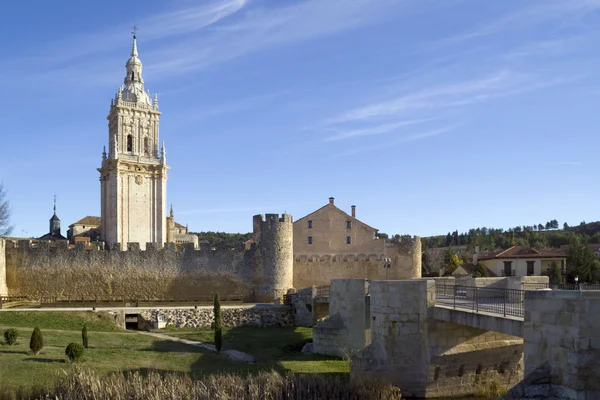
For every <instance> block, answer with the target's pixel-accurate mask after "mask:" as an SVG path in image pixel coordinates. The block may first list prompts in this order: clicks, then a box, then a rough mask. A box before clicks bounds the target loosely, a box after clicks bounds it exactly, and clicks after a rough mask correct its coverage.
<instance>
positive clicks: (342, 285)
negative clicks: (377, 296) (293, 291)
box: [313, 279, 370, 357]
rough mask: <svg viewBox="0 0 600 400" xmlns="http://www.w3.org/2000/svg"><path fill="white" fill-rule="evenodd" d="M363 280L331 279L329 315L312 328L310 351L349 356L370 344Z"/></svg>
mask: <svg viewBox="0 0 600 400" xmlns="http://www.w3.org/2000/svg"><path fill="white" fill-rule="evenodd" d="M365 283H366V282H365V280H364V279H334V280H332V281H331V289H330V303H329V318H327V319H326V320H325V321H323V322H321V323H319V324H317V325H316V326H315V327H314V328H313V351H314V352H315V353H318V354H327V355H332V356H336V357H346V356H350V355H352V354H354V353H356V352H357V351H359V350H361V349H363V348H364V347H365V346H366V345H367V344H368V343H369V337H370V334H369V322H368V321H369V317H368V313H369V306H368V304H367V301H366V296H365Z"/></svg>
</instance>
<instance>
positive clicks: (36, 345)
mask: <svg viewBox="0 0 600 400" xmlns="http://www.w3.org/2000/svg"><path fill="white" fill-rule="evenodd" d="M29 348H30V349H31V351H32V352H33V354H35V355H36V356H37V355H38V354H39V352H40V350H42V349H43V348H44V337H43V336H42V332H41V331H40V328H38V327H35V329H34V330H33V333H32V334H31V339H30V340H29Z"/></svg>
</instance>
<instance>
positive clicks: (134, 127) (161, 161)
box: [98, 35, 169, 250]
mask: <svg viewBox="0 0 600 400" xmlns="http://www.w3.org/2000/svg"><path fill="white" fill-rule="evenodd" d="M125 67H126V70H127V75H126V76H125V80H124V85H123V86H121V87H120V88H119V90H118V92H117V94H116V95H115V98H114V99H112V100H111V104H110V113H109V114H108V117H107V119H108V143H109V146H108V149H109V150H108V154H107V153H106V148H105V149H104V151H103V152H102V167H101V168H98V171H99V172H100V185H101V226H100V229H101V239H102V240H104V241H105V242H106V244H107V245H108V246H109V248H110V247H112V246H114V245H115V244H117V243H120V244H121V248H122V249H123V250H125V249H126V248H127V243H128V242H138V243H139V244H140V247H141V248H142V249H145V246H146V243H147V242H149V243H156V244H158V245H159V246H162V245H163V244H164V243H165V242H166V239H167V233H166V217H167V214H166V197H167V171H168V169H169V167H167V163H166V153H165V147H164V143H163V145H162V147H161V149H160V153H159V139H158V120H159V116H160V112H159V111H158V97H157V96H156V95H155V96H154V101H152V100H151V98H150V91H148V92H146V91H144V79H143V78H142V68H143V67H142V62H141V61H140V59H139V58H138V51H137V44H136V37H135V35H134V36H133V47H132V49H131V57H130V58H129V60H127V63H126V64H125Z"/></svg>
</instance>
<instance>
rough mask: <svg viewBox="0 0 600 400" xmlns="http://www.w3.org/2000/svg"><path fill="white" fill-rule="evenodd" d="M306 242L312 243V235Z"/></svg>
mask: <svg viewBox="0 0 600 400" xmlns="http://www.w3.org/2000/svg"><path fill="white" fill-rule="evenodd" d="M308 244H312V236H309V237H308Z"/></svg>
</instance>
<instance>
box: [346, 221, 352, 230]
mask: <svg viewBox="0 0 600 400" xmlns="http://www.w3.org/2000/svg"><path fill="white" fill-rule="evenodd" d="M350 228H352V221H346V229H350Z"/></svg>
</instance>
